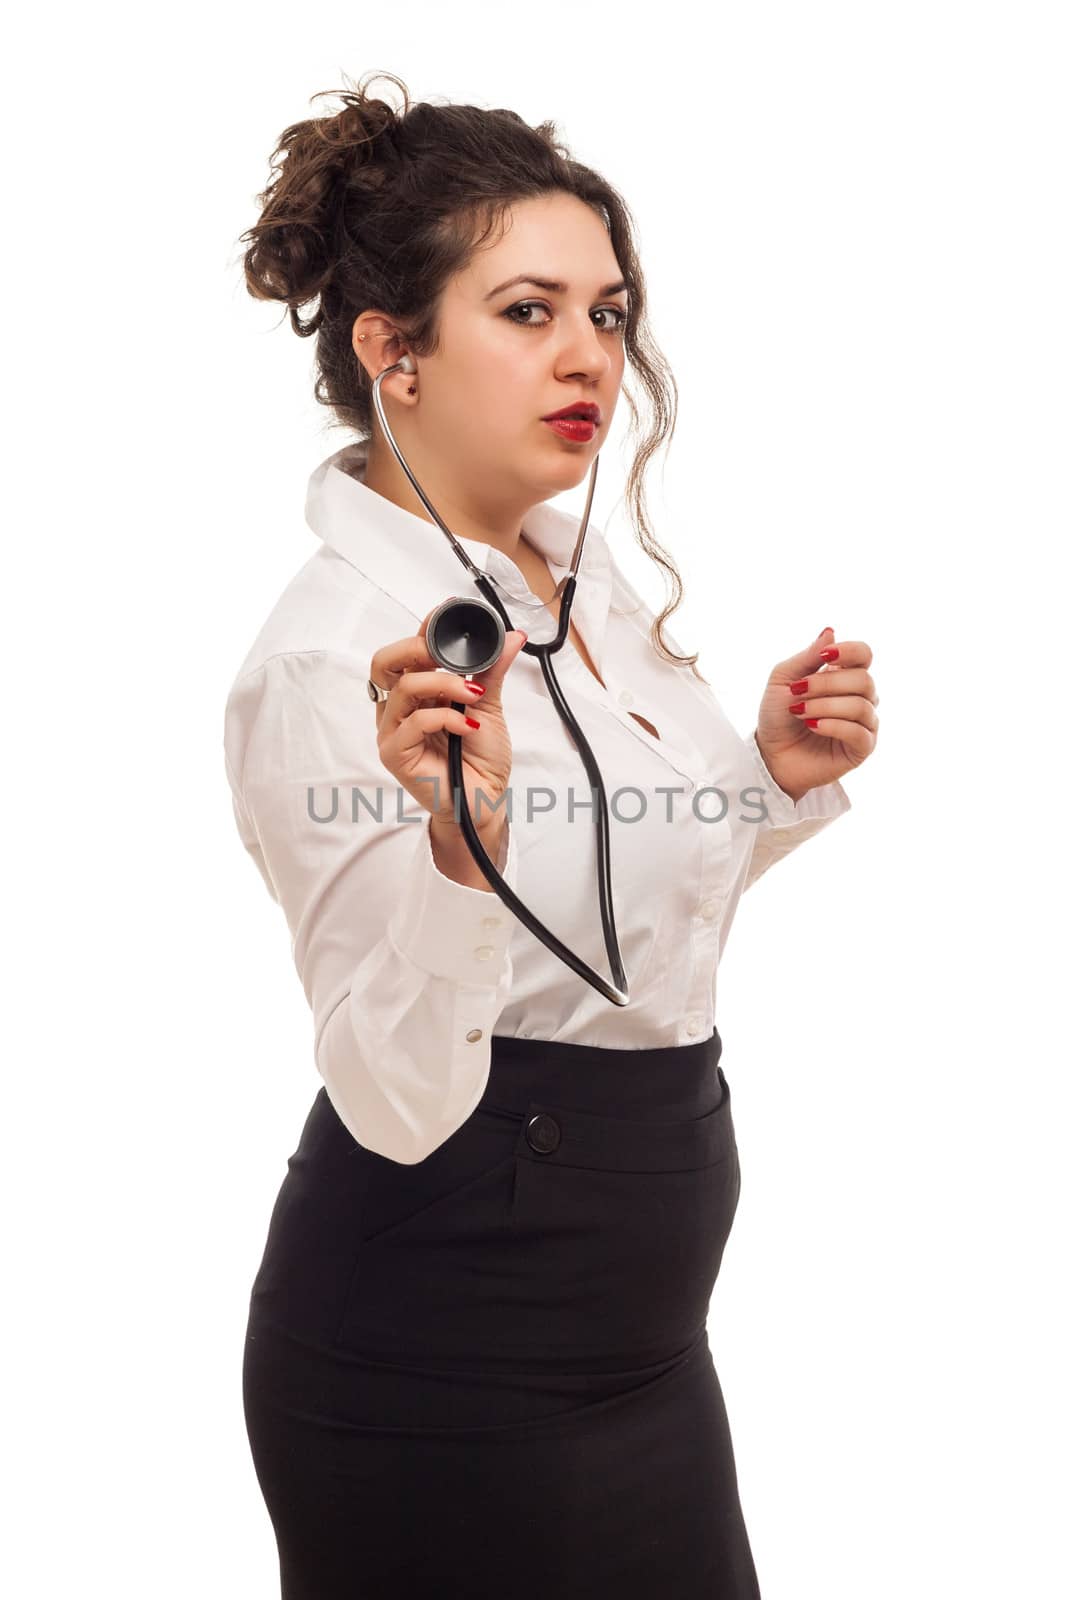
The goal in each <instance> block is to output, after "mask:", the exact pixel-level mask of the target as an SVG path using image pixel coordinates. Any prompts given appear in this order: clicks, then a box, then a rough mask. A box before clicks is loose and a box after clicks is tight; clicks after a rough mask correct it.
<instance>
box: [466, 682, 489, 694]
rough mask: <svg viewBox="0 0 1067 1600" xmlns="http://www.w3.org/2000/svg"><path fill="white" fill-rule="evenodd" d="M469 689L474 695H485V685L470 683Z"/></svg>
mask: <svg viewBox="0 0 1067 1600" xmlns="http://www.w3.org/2000/svg"><path fill="white" fill-rule="evenodd" d="M467 688H468V689H470V690H471V692H472V693H473V694H484V693H485V684H484V683H468V685H467Z"/></svg>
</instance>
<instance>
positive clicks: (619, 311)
mask: <svg viewBox="0 0 1067 1600" xmlns="http://www.w3.org/2000/svg"><path fill="white" fill-rule="evenodd" d="M528 311H551V307H550V306H546V305H545V303H544V301H543V300H520V301H518V302H517V303H516V304H515V305H513V306H509V307H508V309H507V310H506V311H505V312H504V313H503V315H504V316H505V317H508V318H509V319H510V320H511V321H512V322H514V323H515V324H516V325H517V326H518V327H520V328H544V327H547V326H548V324H547V323H545V322H531V321H530V320H529V318H528V317H527V316H525V315H523V313H524V312H528ZM605 311H606V312H608V314H609V315H611V316H614V317H616V318H617V319H618V320H617V321H616V322H615V323H614V324H613V326H611V327H609V328H604V329H602V331H603V332H604V333H621V332H622V330H623V328H624V327H625V326H626V323H627V321H628V319H629V313H628V312H627V311H626V310H625V309H624V308H623V307H622V306H598V307H597V308H596V310H595V311H591V312H590V316H593V317H599V316H603V314H604V312H605Z"/></svg>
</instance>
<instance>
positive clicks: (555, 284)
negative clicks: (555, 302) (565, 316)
mask: <svg viewBox="0 0 1067 1600" xmlns="http://www.w3.org/2000/svg"><path fill="white" fill-rule="evenodd" d="M517 283H532V284H533V286H534V288H535V289H545V290H547V292H548V293H549V294H566V293H567V288H568V285H567V284H565V283H560V282H559V280H558V279H556V278H534V277H531V276H530V274H529V273H528V272H525V273H524V272H520V273H519V275H518V277H517V278H509V279H508V280H507V282H506V283H498V284H497V286H496V288H495V289H490V291H489V293H488V294H487V295H486V297H485V298H486V299H487V300H491V299H492V298H493V296H494V295H497V294H501V293H503V291H504V290H505V289H511V288H514V286H515V284H517ZM625 288H626V280H625V279H624V278H623V279H620V280H619V282H618V283H606V284H605V285H604V287H603V288H602V289H598V290H597V293H598V294H618V293H619V292H620V291H621V290H623V289H625Z"/></svg>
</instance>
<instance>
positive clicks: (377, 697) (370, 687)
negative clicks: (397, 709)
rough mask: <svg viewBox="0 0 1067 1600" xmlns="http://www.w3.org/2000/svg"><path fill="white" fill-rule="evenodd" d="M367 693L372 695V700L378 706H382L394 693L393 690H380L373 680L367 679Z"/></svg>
mask: <svg viewBox="0 0 1067 1600" xmlns="http://www.w3.org/2000/svg"><path fill="white" fill-rule="evenodd" d="M367 693H368V694H369V695H370V697H371V699H372V700H373V701H374V702H375V703H376V704H379V705H380V704H381V703H382V701H384V700H388V698H389V696H390V694H391V693H392V690H391V689H380V688H379V687H378V685H377V684H376V683H375V682H374V679H373V678H368V679H367Z"/></svg>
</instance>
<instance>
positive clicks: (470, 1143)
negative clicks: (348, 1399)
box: [336, 1105, 523, 1352]
mask: <svg viewBox="0 0 1067 1600" xmlns="http://www.w3.org/2000/svg"><path fill="white" fill-rule="evenodd" d="M522 1124H523V1117H522V1115H521V1114H520V1113H517V1112H509V1111H506V1110H502V1109H498V1108H495V1107H491V1106H484V1105H480V1106H478V1107H476V1108H475V1110H474V1111H473V1113H472V1114H471V1116H470V1117H469V1118H468V1119H467V1121H466V1122H465V1123H463V1125H462V1126H461V1127H460V1128H458V1129H457V1130H456V1132H455V1133H453V1134H451V1135H450V1136H449V1138H448V1139H446V1140H445V1142H444V1143H443V1144H441V1145H439V1146H438V1147H437V1149H436V1150H434V1151H432V1152H431V1154H430V1155H428V1156H427V1157H426V1159H425V1161H420V1162H416V1163H414V1164H413V1165H409V1166H403V1165H401V1164H399V1163H397V1162H391V1161H387V1160H385V1159H384V1158H382V1157H379V1156H376V1155H373V1154H371V1153H370V1152H366V1153H365V1154H366V1156H367V1158H368V1159H369V1161H370V1164H371V1170H370V1175H369V1180H368V1184H367V1190H366V1193H365V1195H364V1199H363V1204H362V1209H361V1216H360V1219H359V1226H358V1230H357V1234H356V1239H355V1255H354V1259H353V1262H352V1268H351V1272H350V1274H349V1278H348V1283H347V1286H346V1289H345V1292H344V1295H343V1300H342V1308H341V1317H340V1321H339V1324H338V1328H337V1333H336V1340H337V1342H338V1343H340V1344H342V1345H345V1344H348V1345H358V1346H359V1347H360V1348H361V1349H365V1350H367V1351H368V1352H369V1351H370V1350H371V1349H378V1348H381V1349H388V1348H391V1349H394V1350H403V1349H404V1347H405V1341H406V1340H407V1338H408V1335H409V1333H410V1332H411V1328H412V1323H413V1322H415V1321H417V1320H418V1319H419V1317H420V1309H425V1311H426V1313H427V1315H431V1314H432V1313H433V1310H434V1307H435V1305H436V1306H439V1305H440V1302H441V1300H442V1298H452V1299H453V1301H455V1298H456V1296H460V1297H461V1296H462V1294H463V1292H464V1291H463V1284H464V1283H465V1281H466V1280H465V1279H464V1278H463V1275H462V1273H461V1272H460V1271H459V1269H458V1267H457V1260H458V1256H459V1254H460V1253H461V1252H463V1253H465V1254H466V1256H467V1258H468V1260H470V1259H471V1258H472V1257H473V1259H474V1261H475V1262H477V1260H478V1259H479V1252H480V1251H482V1250H487V1249H489V1248H491V1247H492V1245H493V1244H494V1243H495V1244H496V1246H497V1247H498V1248H499V1247H500V1245H501V1242H502V1239H503V1237H504V1236H505V1235H506V1232H507V1229H508V1226H509V1220H510V1204H511V1195H512V1190H513V1187H514V1179H513V1174H514V1166H515V1147H516V1143H517V1140H518V1138H519V1135H520V1131H521V1128H522ZM452 1268H455V1269H456V1270H455V1271H454V1273H453V1276H452V1281H451V1282H450V1281H449V1274H450V1271H451V1270H452Z"/></svg>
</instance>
